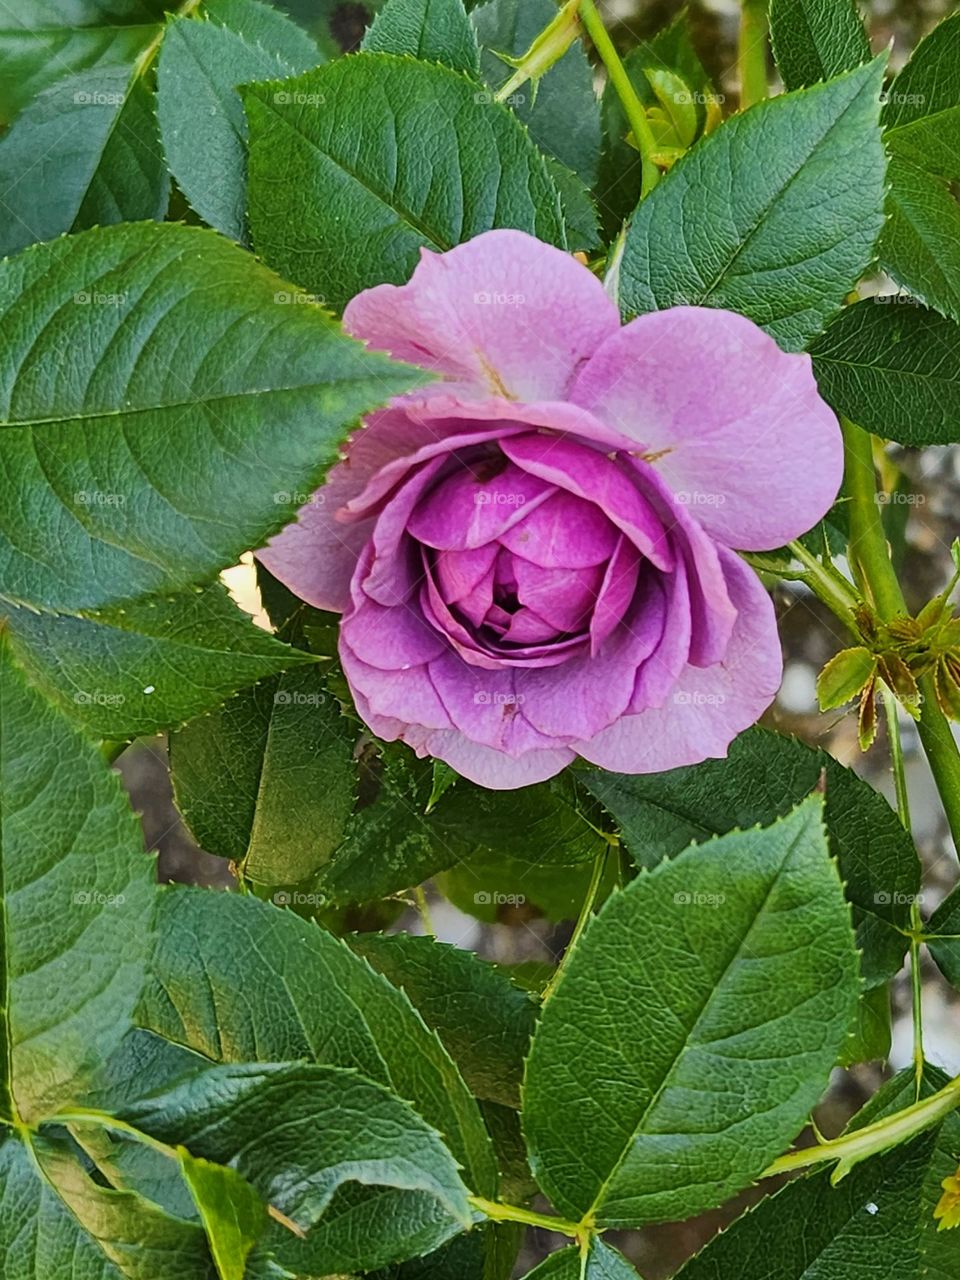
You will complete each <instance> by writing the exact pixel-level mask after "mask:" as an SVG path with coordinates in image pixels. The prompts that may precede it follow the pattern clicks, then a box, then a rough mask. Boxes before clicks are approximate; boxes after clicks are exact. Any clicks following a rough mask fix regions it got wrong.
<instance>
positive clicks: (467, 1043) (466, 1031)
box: [347, 933, 537, 1107]
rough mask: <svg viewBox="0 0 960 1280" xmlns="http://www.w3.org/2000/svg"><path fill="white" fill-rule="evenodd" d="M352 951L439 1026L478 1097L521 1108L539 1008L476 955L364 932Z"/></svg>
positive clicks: (430, 942) (424, 940)
mask: <svg viewBox="0 0 960 1280" xmlns="http://www.w3.org/2000/svg"><path fill="white" fill-rule="evenodd" d="M347 943H348V944H349V946H350V949H351V950H352V951H354V952H355V953H356V954H358V955H361V956H363V957H364V958H365V959H366V960H368V961H369V962H370V964H372V965H373V967H374V968H375V969H376V970H377V971H378V972H379V973H382V974H383V975H384V977H386V978H389V980H390V981H391V982H392V983H393V985H394V986H397V987H400V988H401V990H402V991H404V992H405V993H406V995H407V997H408V998H409V1000H410V1001H411V1003H412V1004H413V1005H414V1007H415V1008H416V1009H418V1010H419V1012H420V1016H421V1017H422V1018H423V1020H424V1022H425V1023H426V1024H427V1026H428V1027H432V1028H433V1030H434V1031H436V1033H437V1035H438V1036H439V1037H440V1039H441V1041H442V1042H443V1044H444V1046H445V1048H446V1049H447V1052H448V1053H449V1054H450V1056H451V1057H452V1058H453V1060H454V1062H456V1064H457V1065H458V1066H459V1068H460V1071H461V1073H462V1074H463V1078H464V1080H466V1082H467V1084H468V1085H469V1086H470V1088H471V1089H472V1091H473V1093H474V1094H475V1095H476V1097H478V1098H484V1099H487V1100H489V1101H491V1102H498V1103H501V1104H503V1105H504V1106H508V1107H517V1106H519V1105H520V1081H521V1079H522V1077H523V1062H524V1059H525V1058H526V1056H527V1050H528V1048H529V1045H530V1037H531V1035H532V1034H533V1029H534V1025H535V1023H536V1017H537V1008H536V1005H535V1004H534V1002H533V1000H532V999H531V998H530V996H529V995H528V994H527V992H525V991H521V990H520V988H519V987H516V986H514V984H513V983H512V982H511V981H510V979H509V977H508V976H507V975H506V974H505V973H504V972H503V971H502V970H500V969H497V968H495V967H494V966H493V965H491V964H488V963H487V962H486V961H484V960H481V959H480V957H479V956H476V955H474V954H473V952H472V951H463V950H461V949H459V948H458V947H451V946H447V945H446V944H445V943H440V942H436V941H435V940H434V939H433V938H416V937H412V936H411V935H410V934H406V933H401V934H393V935H387V934H380V933H359V934H353V935H351V936H350V937H348V938H347Z"/></svg>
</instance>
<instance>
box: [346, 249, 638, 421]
mask: <svg viewBox="0 0 960 1280" xmlns="http://www.w3.org/2000/svg"><path fill="white" fill-rule="evenodd" d="M343 323H344V326H345V328H346V329H347V331H348V332H349V333H352V334H353V335H354V336H355V337H357V338H362V339H364V340H365V341H366V342H368V343H369V344H370V345H371V346H373V347H376V348H377V349H378V350H381V351H387V352H389V353H390V355H392V356H393V357H394V358H395V359H397V360H407V361H410V362H411V363H413V364H419V365H421V366H422V367H424V368H426V369H429V370H433V371H436V372H439V373H442V374H445V375H446V376H447V377H448V378H449V379H451V380H453V381H454V383H455V384H456V392H457V394H458V395H460V396H462V397H463V398H465V399H474V400H476V399H479V400H484V399H487V398H489V397H490V396H491V395H501V396H507V397H509V398H511V399H515V400H546V399H563V398H564V397H565V395H566V390H567V387H568V386H569V384H570V382H571V380H572V378H573V376H574V374H575V372H576V370H577V368H578V366H579V365H580V364H581V363H582V361H584V360H585V359H586V358H587V357H588V356H589V355H591V354H592V353H593V352H594V351H595V350H596V349H597V347H598V346H599V345H600V343H601V342H602V341H603V339H604V338H606V337H607V336H608V335H609V334H612V333H615V332H616V330H617V328H618V325H619V317H618V315H617V309H616V307H615V306H614V305H613V303H612V302H611V301H610V299H609V298H608V297H607V295H606V293H605V291H604V288H603V285H602V284H601V283H600V281H599V280H598V279H597V278H596V276H594V275H593V274H592V273H591V272H590V271H588V270H587V268H586V267H584V266H582V265H581V264H580V263H579V262H577V261H576V259H575V258H573V257H571V256H570V255H569V254H566V253H564V252H562V251H561V250H560V249H554V248H551V247H550V246H549V245H545V244H543V243H541V242H540V241H539V240H537V239H535V238H534V237H533V236H528V235H525V234H524V233H523V232H520V231H487V232H485V233H484V234H483V235H479V236H477V237H476V238H475V239H473V240H470V241H468V242H467V243H466V244H462V245H458V246H457V247H456V248H454V249H451V250H449V251H448V252H447V253H444V254H435V253H431V252H429V251H428V250H426V249H423V250H421V257H420V262H419V264H418V265H417V268H416V270H415V271H414V273H413V276H412V278H411V280H410V281H409V283H408V284H405V285H400V286H397V285H391V284H382V285H378V286H377V287H376V288H374V289H367V290H366V291H365V292H363V293H361V294H358V295H357V297H355V298H354V299H353V301H352V302H350V303H349V305H348V306H347V309H346V311H345V312H344V315H343Z"/></svg>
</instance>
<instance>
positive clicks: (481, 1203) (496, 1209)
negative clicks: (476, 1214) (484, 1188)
mask: <svg viewBox="0 0 960 1280" xmlns="http://www.w3.org/2000/svg"><path fill="white" fill-rule="evenodd" d="M470 1203H471V1204H472V1205H473V1207H474V1208H475V1209H478V1210H479V1211H480V1213H482V1214H483V1215H484V1216H485V1217H487V1218H490V1220H491V1221H492V1222H522V1223H524V1224H525V1225H526V1226H528V1227H545V1228H546V1229H547V1231H556V1232H558V1233H559V1234H560V1235H562V1236H570V1237H571V1238H572V1239H574V1240H576V1239H579V1238H580V1237H581V1236H583V1235H584V1234H585V1233H586V1232H587V1228H586V1227H584V1225H583V1223H582V1222H569V1221H568V1220H567V1219H566V1218H555V1217H553V1215H552V1214H549V1213H534V1211H533V1210H532V1209H523V1208H521V1207H520V1206H519V1205H515V1204H498V1203H497V1202H496V1201H494V1200H484V1199H483V1197H482V1196H471V1197H470Z"/></svg>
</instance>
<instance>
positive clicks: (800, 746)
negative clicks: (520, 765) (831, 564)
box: [583, 728, 920, 987]
mask: <svg viewBox="0 0 960 1280" xmlns="http://www.w3.org/2000/svg"><path fill="white" fill-rule="evenodd" d="M824 772H825V774H826V808H825V810H824V817H825V820H826V824H827V831H828V833H829V836H830V845H831V849H832V851H833V854H834V856H835V857H836V859H837V861H838V863H839V864H840V870H841V874H842V877H843V881H844V884H845V886H846V892H847V897H848V898H849V899H850V901H851V903H852V904H853V907H854V921H855V923H856V926H857V946H858V947H859V948H860V950H861V952H862V958H861V964H862V968H863V976H864V979H865V981H866V983H867V985H868V986H870V987H873V986H876V985H878V984H879V983H881V982H884V981H886V980H887V979H888V978H890V977H893V975H894V974H896V973H897V972H898V971H899V969H900V965H901V963H902V961H903V956H904V952H905V948H906V937H905V936H904V934H903V932H902V930H905V929H908V928H909V926H910V907H911V904H912V903H913V902H914V900H915V898H916V895H917V893H918V892H919V890H920V862H919V859H918V857H917V852H916V849H915V848H914V846H913V842H912V840H911V839H910V837H909V836H908V835H907V833H906V832H905V831H904V830H903V827H902V826H901V825H900V821H899V819H898V818H897V815H896V814H895V813H894V811H893V810H892V809H891V808H890V805H889V804H888V803H887V801H886V800H885V799H884V798H883V796H881V795H879V794H878V793H877V792H876V791H874V789H873V788H872V787H871V786H869V785H868V784H867V783H866V782H864V781H863V780H862V779H861V778H859V777H858V776H857V775H856V774H855V773H854V772H853V771H852V770H850V769H845V768H844V767H843V765H841V764H839V763H838V762H837V761H836V760H834V759H833V757H832V756H829V755H828V754H827V753H826V752H825V751H816V750H814V749H813V748H812V747H809V746H807V745H806V744H805V743H802V742H798V741H797V740H796V739H794V738H787V737H784V736H783V735H781V734H773V733H770V732H769V731H768V730H766V729H761V728H755V729H748V730H747V731H746V733H742V734H740V736H739V737H738V738H736V739H735V740H734V742H733V743H731V746H730V751H729V754H728V756H727V758H726V759H725V760H708V761H705V762H704V763H703V764H699V765H695V766H694V767H692V768H687V769H671V770H669V771H668V772H666V773H658V774H645V775H638V776H627V775H618V774H608V773H602V772H601V771H600V770H594V771H591V772H589V773H585V774H584V775H583V780H584V782H585V783H586V785H587V786H588V787H589V788H590V789H591V790H592V791H593V792H594V794H595V795H597V796H598V797H599V798H600V800H602V801H603V803H604V804H605V805H606V806H607V808H608V809H609V810H610V812H611V813H612V814H613V816H614V818H615V819H616V820H617V822H618V824H619V826H620V829H621V832H622V834H623V840H624V843H625V844H626V847H627V850H628V851H629V853H630V855H631V856H632V858H633V859H634V861H635V862H636V863H637V865H638V866H641V867H643V866H647V867H649V866H654V865H656V863H657V862H659V860H660V859H661V858H664V857H672V856H673V855H674V854H675V853H679V851H680V850H681V849H683V848H684V847H685V846H686V845H687V844H689V843H690V842H691V841H692V840H704V839H707V838H708V837H709V836H712V835H720V834H723V833H724V832H727V831H732V830H733V829H734V828H735V827H749V826H753V825H754V824H755V823H758V822H759V823H762V824H766V823H769V822H772V821H773V820H774V818H777V817H782V816H783V815H784V814H786V813H787V812H789V810H790V808H791V806H793V805H795V804H798V803H799V802H800V801H801V800H802V799H803V798H804V796H807V795H809V794H810V792H811V791H813V790H814V789H815V788H816V787H817V786H818V785H819V784H820V780H821V777H822V776H823V775H824Z"/></svg>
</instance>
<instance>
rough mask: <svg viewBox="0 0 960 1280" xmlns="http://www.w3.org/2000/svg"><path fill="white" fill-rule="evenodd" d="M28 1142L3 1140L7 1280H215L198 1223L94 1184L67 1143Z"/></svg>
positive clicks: (37, 1137) (2, 1235)
mask: <svg viewBox="0 0 960 1280" xmlns="http://www.w3.org/2000/svg"><path fill="white" fill-rule="evenodd" d="M24 1141H26V1142H29V1148H28V1147H27V1146H26V1145H24ZM24 1141H21V1140H20V1139H19V1138H16V1137H13V1136H10V1135H7V1136H0V1187H2V1190H3V1207H4V1212H3V1213H2V1214H0V1258H2V1259H3V1268H4V1271H3V1274H4V1276H5V1277H6V1278H7V1280H121V1277H123V1278H125V1280H186V1277H189V1278H190V1280H215V1278H216V1272H215V1269H214V1266H213V1262H212V1260H211V1258H210V1253H209V1250H208V1248H207V1241H206V1236H205V1235H204V1231H203V1228H202V1227H201V1226H199V1225H198V1224H197V1223H193V1222H186V1221H184V1220H183V1219H180V1218H176V1217H173V1216H172V1215H170V1214H168V1213H165V1212H164V1211H163V1210H162V1209H160V1208H159V1207H158V1206H157V1205H154V1204H151V1203H150V1201H149V1200H146V1199H144V1197H143V1196H140V1195H137V1194H135V1193H133V1192H129V1191H116V1190H113V1189H112V1188H109V1187H104V1186H102V1185H100V1184H99V1183H98V1182H95V1181H94V1180H93V1178H92V1177H91V1176H90V1175H89V1174H88V1173H87V1172H86V1170H85V1169H84V1167H83V1165H82V1163H81V1161H80V1159H79V1157H78V1155H77V1154H76V1149H75V1148H71V1147H70V1146H69V1145H68V1144H67V1143H66V1142H65V1141H62V1140H60V1139H56V1138H53V1137H50V1136H47V1135H42V1134H33V1135H28V1136H27V1137H25V1139H24Z"/></svg>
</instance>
